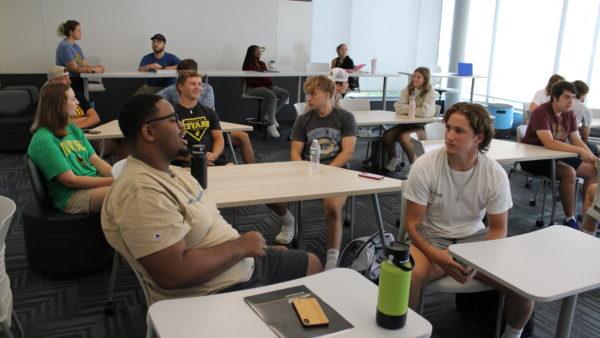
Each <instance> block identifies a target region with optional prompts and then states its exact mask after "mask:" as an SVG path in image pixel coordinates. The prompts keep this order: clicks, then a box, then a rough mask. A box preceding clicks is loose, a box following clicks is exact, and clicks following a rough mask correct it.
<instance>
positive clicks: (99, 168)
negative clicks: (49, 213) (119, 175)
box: [27, 83, 113, 214]
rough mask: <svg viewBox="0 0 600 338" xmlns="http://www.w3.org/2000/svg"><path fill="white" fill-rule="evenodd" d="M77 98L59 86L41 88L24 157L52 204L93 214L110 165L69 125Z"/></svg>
mask: <svg viewBox="0 0 600 338" xmlns="http://www.w3.org/2000/svg"><path fill="white" fill-rule="evenodd" d="M77 104H78V102H77V99H76V98H75V93H74V92H73V90H72V89H71V88H70V87H69V86H67V85H65V84H62V83H49V84H46V85H45V86H44V87H43V88H42V92H41V94H40V100H39V103H38V107H37V111H36V114H35V120H34V121H33V125H32V126H31V131H32V132H33V133H34V134H33V138H32V139H31V143H30V144H29V149H28V150H27V154H28V155H29V157H30V158H31V159H32V160H33V162H35V164H36V166H37V167H38V168H39V170H40V171H41V173H42V174H43V176H44V178H45V179H46V181H45V183H46V188H47V190H48V196H49V197H50V200H51V201H52V204H53V205H54V206H55V207H56V208H57V209H58V210H60V211H62V212H65V213H70V214H82V213H94V212H99V211H100V209H102V201H103V200H104V196H105V195H106V193H107V192H108V189H109V187H110V185H111V184H112V182H113V178H112V175H111V169H112V168H111V166H110V164H108V163H106V162H105V161H104V160H102V159H101V158H100V157H99V156H98V155H96V152H95V151H94V148H92V146H91V145H90V143H89V141H88V140H87V139H86V138H85V136H84V135H83V131H82V130H81V129H79V127H77V126H76V125H75V124H73V123H72V122H69V116H72V115H74V114H75V109H76V108H77Z"/></svg>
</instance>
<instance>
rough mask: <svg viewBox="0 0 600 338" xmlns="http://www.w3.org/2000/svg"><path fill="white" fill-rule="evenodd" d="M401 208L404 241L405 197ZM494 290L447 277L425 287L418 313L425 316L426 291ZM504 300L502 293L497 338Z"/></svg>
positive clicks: (474, 282)
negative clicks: (461, 282)
mask: <svg viewBox="0 0 600 338" xmlns="http://www.w3.org/2000/svg"><path fill="white" fill-rule="evenodd" d="M400 208H401V214H400V217H402V220H401V221H400V229H399V231H398V238H399V239H400V240H403V239H404V238H405V237H406V232H405V228H404V226H405V224H404V218H405V216H406V199H405V198H404V197H402V201H401V203H400ZM493 289H494V288H492V287H491V286H488V285H486V284H484V283H483V282H481V281H479V280H477V279H471V280H470V281H468V282H466V283H465V284H460V283H459V282H457V281H456V280H455V279H454V278H452V277H450V276H447V275H446V276H444V277H442V278H439V279H436V280H434V281H432V282H429V283H428V284H427V285H425V286H424V287H423V290H421V295H420V300H419V308H418V312H419V314H420V315H423V308H424V305H425V299H424V298H425V291H427V292H428V293H429V292H431V293H434V292H444V293H475V292H482V291H489V290H493ZM504 298H505V296H504V294H503V293H500V299H499V301H498V316H497V317H496V332H495V335H494V336H495V337H496V338H498V337H500V330H501V329H502V327H501V326H502V312H503V310H504Z"/></svg>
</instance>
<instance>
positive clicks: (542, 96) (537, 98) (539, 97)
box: [529, 74, 565, 112]
mask: <svg viewBox="0 0 600 338" xmlns="http://www.w3.org/2000/svg"><path fill="white" fill-rule="evenodd" d="M564 80H565V78H564V77H562V76H560V75H558V74H554V75H552V76H550V79H548V83H547V84H546V87H544V88H543V89H540V90H538V91H537V92H535V95H534V96H533V100H532V101H531V103H530V104H529V112H532V111H534V110H535V108H537V107H538V106H539V105H540V104H542V103H546V102H548V101H550V92H551V90H552V86H553V85H554V84H555V83H557V82H560V81H564Z"/></svg>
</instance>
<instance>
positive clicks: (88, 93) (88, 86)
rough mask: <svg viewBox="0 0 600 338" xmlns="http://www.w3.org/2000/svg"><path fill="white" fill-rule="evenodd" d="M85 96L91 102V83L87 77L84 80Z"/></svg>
mask: <svg viewBox="0 0 600 338" xmlns="http://www.w3.org/2000/svg"><path fill="white" fill-rule="evenodd" d="M83 96H85V99H86V100H88V101H89V100H90V82H89V81H88V78H87V77H84V78H83Z"/></svg>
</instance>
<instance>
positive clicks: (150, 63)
mask: <svg viewBox="0 0 600 338" xmlns="http://www.w3.org/2000/svg"><path fill="white" fill-rule="evenodd" d="M150 40H151V41H152V53H150V54H146V55H144V57H143V58H142V60H141V61H140V66H139V67H138V71H140V72H152V71H154V72H156V71H158V70H160V69H173V70H175V67H177V64H178V63H179V62H180V61H181V60H180V59H179V58H178V57H177V56H175V55H174V54H171V53H167V52H165V45H166V44H167V39H166V38H165V36H164V35H162V34H154V36H152V37H151V38H150ZM174 83H175V79H173V78H168V77H167V78H155V79H146V83H145V84H144V85H143V86H141V87H140V88H139V89H138V90H137V92H136V94H156V93H157V92H158V91H159V90H161V89H163V88H165V87H167V86H170V85H172V84H174Z"/></svg>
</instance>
